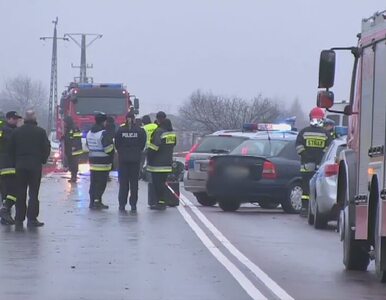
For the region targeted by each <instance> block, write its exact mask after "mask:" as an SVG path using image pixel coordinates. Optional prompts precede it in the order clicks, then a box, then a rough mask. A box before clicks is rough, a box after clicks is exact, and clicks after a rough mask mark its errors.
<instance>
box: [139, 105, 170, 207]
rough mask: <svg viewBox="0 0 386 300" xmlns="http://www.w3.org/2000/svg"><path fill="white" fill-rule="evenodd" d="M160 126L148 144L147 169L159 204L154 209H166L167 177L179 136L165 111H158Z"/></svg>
mask: <svg viewBox="0 0 386 300" xmlns="http://www.w3.org/2000/svg"><path fill="white" fill-rule="evenodd" d="M156 118H157V124H158V127H157V129H156V130H155V131H154V133H153V135H152V137H151V139H150V143H149V144H148V156H147V167H146V169H147V171H148V172H150V173H151V178H152V182H153V185H154V190H155V195H156V197H157V204H156V205H154V206H151V207H150V208H152V209H158V210H164V209H166V201H165V198H164V197H165V193H166V185H165V183H166V179H167V177H168V175H169V174H170V173H172V164H173V150H174V146H175V145H176V144H177V136H176V134H175V133H174V132H173V127H172V123H171V121H170V120H169V119H167V118H166V114H165V113H164V112H163V111H160V112H158V113H157V116H156Z"/></svg>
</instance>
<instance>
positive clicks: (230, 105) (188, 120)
mask: <svg viewBox="0 0 386 300" xmlns="http://www.w3.org/2000/svg"><path fill="white" fill-rule="evenodd" d="M180 116H181V118H182V119H183V120H184V123H185V126H186V128H185V129H189V130H196V131H200V132H205V133H206V132H214V131H216V130H221V129H239V128H241V127H242V125H243V124H244V123H248V122H252V121H253V122H273V121H276V120H277V119H278V118H279V117H281V116H282V111H281V110H280V108H279V106H278V104H277V103H276V102H274V101H272V100H270V99H268V98H263V97H262V96H261V95H259V96H257V97H255V98H253V99H251V100H245V99H242V98H239V97H223V96H218V95H214V94H212V93H202V92H201V91H200V90H197V91H195V92H194V93H193V94H192V95H191V96H190V99H189V101H187V102H186V103H185V104H184V105H183V106H182V107H181V108H180Z"/></svg>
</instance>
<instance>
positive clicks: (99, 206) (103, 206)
mask: <svg viewBox="0 0 386 300" xmlns="http://www.w3.org/2000/svg"><path fill="white" fill-rule="evenodd" d="M90 208H94V209H108V208H109V206H108V205H106V204H104V203H103V202H102V201H101V200H95V201H94V202H93V204H91V203H90Z"/></svg>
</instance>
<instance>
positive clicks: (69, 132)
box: [64, 116, 83, 183]
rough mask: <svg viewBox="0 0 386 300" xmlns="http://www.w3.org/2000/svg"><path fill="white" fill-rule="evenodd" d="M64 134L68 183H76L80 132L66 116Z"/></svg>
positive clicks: (80, 145)
mask: <svg viewBox="0 0 386 300" xmlns="http://www.w3.org/2000/svg"><path fill="white" fill-rule="evenodd" d="M64 122H65V129H64V130H65V133H64V154H65V155H66V159H67V163H68V168H69V170H70V172H71V179H70V180H68V182H72V183H76V181H77V176H78V170H79V157H80V155H82V154H83V149H82V132H81V131H80V130H79V129H78V128H77V127H76V126H75V124H74V121H73V120H72V118H71V117H70V116H67V117H66V118H65V120H64Z"/></svg>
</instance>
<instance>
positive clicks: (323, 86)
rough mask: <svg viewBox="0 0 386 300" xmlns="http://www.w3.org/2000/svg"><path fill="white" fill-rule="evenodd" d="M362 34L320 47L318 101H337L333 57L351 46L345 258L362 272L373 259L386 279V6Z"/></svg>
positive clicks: (343, 192)
mask: <svg viewBox="0 0 386 300" xmlns="http://www.w3.org/2000/svg"><path fill="white" fill-rule="evenodd" d="M358 38H359V39H358V45H357V46H356V47H339V48H332V49H330V50H323V51H322V52H321V56H320V65H319V88H320V90H319V92H318V99H317V104H318V106H319V107H323V108H326V109H327V110H329V109H330V108H331V107H332V106H333V104H334V94H333V92H332V91H331V90H330V88H332V87H333V85H334V73H335V56H336V55H337V52H340V51H351V53H352V54H353V56H354V64H353V65H354V67H353V71H352V78H351V92H350V101H349V103H348V104H347V106H346V107H345V108H344V114H345V115H347V116H348V117H349V120H348V126H349V128H348V138H347V145H348V148H347V149H346V150H344V151H342V152H341V154H340V158H339V173H338V184H337V203H338V205H340V207H341V213H340V218H339V232H340V238H341V240H342V241H343V263H344V264H345V266H346V269H348V270H361V271H364V270H367V267H368V265H369V262H370V260H371V259H374V260H375V268H376V274H377V277H378V278H379V280H380V281H382V282H386V184H385V172H386V169H385V164H386V161H385V159H386V157H385V143H386V130H385V129H386V101H385V99H386V84H385V82H386V11H383V12H379V13H375V14H374V15H373V16H371V17H369V18H367V19H363V20H362V31H361V33H360V34H359V35H358Z"/></svg>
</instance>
